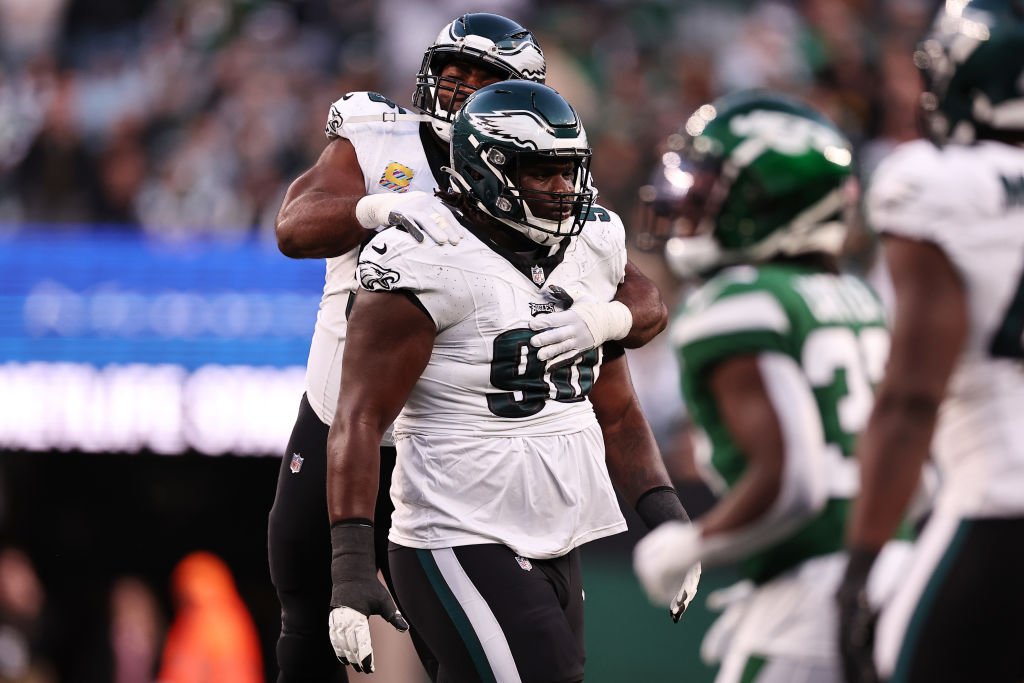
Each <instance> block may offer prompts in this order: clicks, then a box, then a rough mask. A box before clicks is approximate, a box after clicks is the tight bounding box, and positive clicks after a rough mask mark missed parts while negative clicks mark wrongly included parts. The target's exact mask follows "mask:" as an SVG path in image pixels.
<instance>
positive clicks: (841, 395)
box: [634, 90, 906, 683]
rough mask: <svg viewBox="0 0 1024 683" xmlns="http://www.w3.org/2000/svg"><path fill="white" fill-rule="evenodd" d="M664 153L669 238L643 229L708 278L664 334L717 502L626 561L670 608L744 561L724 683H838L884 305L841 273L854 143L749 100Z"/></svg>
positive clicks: (687, 129) (725, 648)
mask: <svg viewBox="0 0 1024 683" xmlns="http://www.w3.org/2000/svg"><path fill="white" fill-rule="evenodd" d="M668 147H669V148H668V149H667V150H666V152H665V154H664V155H663V156H662V168H661V179H662V180H664V181H665V182H664V183H660V187H661V189H662V196H661V197H659V196H657V195H655V196H654V197H649V199H650V200H653V202H652V208H653V209H655V210H659V211H660V212H662V215H663V216H664V218H665V219H668V220H664V221H663V224H664V225H665V227H666V228H668V227H669V226H671V228H672V229H673V230H675V231H678V233H679V234H677V235H675V234H673V233H672V232H670V230H669V229H666V230H663V231H649V234H651V235H656V234H658V233H659V232H660V234H661V235H664V236H665V237H669V236H671V239H670V240H668V241H667V243H666V244H665V246H666V257H667V260H668V263H669V265H670V266H671V267H672V268H673V270H674V271H675V272H677V273H679V274H680V275H683V276H685V277H686V278H687V279H692V278H694V277H695V276H697V277H699V278H701V279H704V280H706V282H704V283H703V285H702V287H701V288H700V289H699V290H697V291H696V292H694V293H693V294H692V295H691V296H690V297H688V299H687V301H686V304H685V305H684V306H683V308H682V310H681V311H680V313H679V314H678V316H677V317H676V318H675V319H674V320H673V322H672V325H671V328H670V339H671V340H672V343H673V345H674V346H675V348H676V350H677V353H678V358H679V361H680V369H681V373H680V375H681V382H680V383H681V386H682V390H683V394H684V397H685V399H686V405H687V408H688V414H689V416H690V417H691V419H692V420H693V422H694V424H695V426H696V427H697V428H698V430H697V431H698V433H699V435H700V436H699V438H698V439H697V443H698V447H697V449H696V451H697V455H698V457H699V460H700V461H701V464H702V465H703V466H704V470H705V472H706V473H707V475H708V477H707V478H708V479H709V481H710V482H711V483H712V484H713V485H714V486H715V488H717V489H718V490H719V491H720V492H721V497H720V498H719V500H718V502H717V503H716V504H715V506H714V507H713V508H712V509H711V510H710V511H709V512H707V513H706V514H705V515H704V516H703V517H701V519H700V520H699V522H697V523H696V524H692V525H690V524H687V525H683V524H676V523H668V524H664V525H662V526H661V527H659V528H658V529H655V530H654V531H652V532H651V533H650V534H648V535H647V536H646V537H644V538H643V539H642V540H641V541H640V542H639V543H638V544H637V546H636V549H635V551H634V567H635V570H636V573H637V575H638V577H639V578H640V580H641V583H642V584H643V586H644V588H645V590H646V591H647V593H648V595H649V596H650V597H651V599H652V600H653V601H654V602H663V603H667V602H668V601H669V600H670V599H671V597H672V593H673V591H674V590H675V584H676V583H677V582H678V581H679V578H680V577H682V576H683V575H684V573H685V572H686V571H688V570H689V569H690V567H691V566H693V565H694V564H695V563H696V562H698V561H700V562H703V563H704V564H706V565H708V566H713V565H720V564H726V563H728V564H733V563H735V564H737V566H738V570H739V573H740V575H741V576H742V577H743V578H744V579H747V580H748V581H749V582H750V585H751V588H752V590H751V591H749V594H748V595H747V596H746V598H745V599H744V600H742V601H737V602H735V603H734V604H732V605H731V606H730V607H729V609H728V611H727V612H726V614H724V615H723V616H722V617H721V618H720V619H719V620H718V621H717V622H716V624H715V626H714V627H713V628H712V629H711V630H710V631H709V633H708V635H707V636H706V637H705V639H704V643H703V648H702V654H703V656H704V657H705V659H706V660H708V661H709V662H717V661H720V662H721V667H720V668H719V672H718V675H717V678H716V681H717V682H718V683H739V682H740V681H743V682H745V683H791V682H793V681H802V682H804V683H834V682H835V681H838V680H839V678H840V676H841V669H840V660H839V653H838V650H837V647H836V640H837V638H836V635H835V631H836V625H837V621H838V619H837V615H836V609H835V604H834V601H833V596H834V594H835V590H836V588H837V586H838V583H839V578H840V576H841V574H842V569H843V567H844V566H845V556H844V554H843V553H842V552H841V551H842V548H843V531H844V529H845V524H846V519H847V513H848V510H849V507H850V499H851V497H852V496H853V494H854V493H855V492H856V463H855V462H854V461H853V458H852V456H853V451H854V443H855V439H856V436H857V433H858V432H859V431H860V430H861V429H862V428H863V427H864V424H865V422H866V421H867V417H868V413H869V411H870V409H871V400H872V386H873V384H874V382H876V381H877V380H878V378H879V377H880V375H881V372H882V367H883V365H884V362H885V354H886V352H887V350H888V340H889V335H888V332H887V331H886V328H885V314H884V311H883V309H882V305H881V303H880V302H879V300H878V299H877V297H876V296H875V295H874V294H873V293H872V292H871V290H870V289H869V288H868V286H867V285H866V284H865V283H864V282H863V281H861V280H860V279H858V278H856V277H854V276H852V275H849V274H843V273H841V272H840V270H839V262H838V258H837V255H838V253H839V251H840V248H841V247H842V244H843V240H844V236H845V234H846V219H847V218H848V212H849V208H850V205H851V203H852V200H853V199H854V197H855V195H856V192H855V190H854V185H853V182H852V177H851V170H852V163H851V162H852V150H851V146H850V143H849V142H848V141H847V140H846V138H845V137H844V136H843V135H842V134H841V133H840V132H839V130H838V129H837V128H836V127H835V125H834V124H833V123H832V122H831V121H829V120H828V119H827V118H826V117H825V116H823V115H822V114H820V113H819V112H817V111H815V110H814V109H812V108H810V107H808V106H807V105H805V104H803V103H802V102H800V101H798V100H796V99H793V98H791V97H787V96H783V95H782V94H780V93H775V92H771V91H764V90H754V91H745V92H739V93H734V94H732V95H730V96H728V97H724V98H722V99H720V100H718V101H716V102H713V103H711V104H708V105H704V106H702V107H699V108H698V109H697V111H696V112H694V114H693V115H692V116H691V117H690V118H689V119H688V120H687V122H686V124H685V126H684V128H683V131H681V134H680V135H675V136H672V138H670V140H669V145H668ZM638 241H639V240H638ZM899 552H900V548H899V547H898V545H893V546H892V547H891V550H890V551H888V552H887V553H886V555H885V557H886V561H887V566H893V565H892V564H891V562H892V560H890V559H889V558H893V559H894V560H895V559H898V554H899ZM903 552H904V554H905V552H906V548H905V546H904V548H903ZM894 553H895V555H894ZM888 575H889V578H890V580H891V579H892V578H893V577H894V576H895V575H894V573H893V572H892V571H890V572H889V573H888Z"/></svg>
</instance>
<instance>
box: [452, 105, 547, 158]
mask: <svg viewBox="0 0 1024 683" xmlns="http://www.w3.org/2000/svg"><path fill="white" fill-rule="evenodd" d="M469 118H470V120H471V121H472V122H473V125H474V126H475V127H476V128H477V129H478V130H480V131H481V132H482V133H486V134H487V135H488V136H490V137H492V138H494V139H495V140H507V141H509V142H514V143H515V144H516V145H518V146H519V147H525V148H527V149H539V147H538V142H541V141H542V140H545V141H546V140H548V139H552V138H554V136H555V134H554V131H552V130H551V128H550V127H549V126H548V125H547V124H545V123H544V122H543V121H541V120H540V118H539V117H538V116H537V115H536V114H534V113H533V112H531V111H526V110H518V111H496V112H490V113H486V114H469Z"/></svg>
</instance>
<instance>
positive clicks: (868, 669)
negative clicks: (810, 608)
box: [836, 579, 878, 683]
mask: <svg viewBox="0 0 1024 683" xmlns="http://www.w3.org/2000/svg"><path fill="white" fill-rule="evenodd" d="M836 600H837V601H838V603H839V655H840V658H841V659H842V662H843V675H844V676H845V678H846V683H877V681H878V672H877V671H876V670H875V660H874V646H875V624H876V623H877V621H878V613H877V612H876V611H875V609H874V608H872V607H871V605H870V604H869V603H868V599H867V587H866V586H865V585H863V584H861V585H858V583H857V582H855V581H854V582H851V581H849V580H848V579H844V580H843V583H842V584H841V585H840V586H839V592H838V594H837V595H836Z"/></svg>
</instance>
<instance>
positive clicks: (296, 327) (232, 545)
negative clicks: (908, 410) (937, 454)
mask: <svg viewBox="0 0 1024 683" xmlns="http://www.w3.org/2000/svg"><path fill="white" fill-rule="evenodd" d="M929 10H930V3H928V2H927V0H889V1H883V0H804V1H802V2H798V1H790V2H784V1H780V0H766V1H757V2H754V1H750V0H748V1H737V2H724V1H712V0H704V1H700V2H698V1H689V2H686V1H673V0H660V1H659V0H580V1H558V2H552V1H547V2H540V1H537V2H527V1H523V2H514V1H511V0H509V1H496V0H489V1H484V0H482V1H480V2H475V3H471V4H464V3H460V2H452V1H450V0H436V1H435V2H429V3H428V2H423V3H410V2H405V1H403V0H381V1H378V2H374V1H370V0H308V1H295V2H287V3H285V2H267V1H260V0H234V1H232V0H180V1H172V0H165V1H162V2H161V1H158V0H0V550H2V552H0V680H23V681H29V680H31V681H39V682H49V681H61V682H68V683H78V682H83V683H85V682H94V681H95V682H100V681H115V680H116V681H118V682H119V683H133V682H134V681H139V682H141V681H149V680H152V679H153V678H154V673H153V667H155V666H156V662H157V660H158V658H159V648H160V645H161V642H162V638H163V634H164V633H165V630H166V627H167V624H168V623H169V622H170V620H171V619H172V618H173V615H174V611H173V609H174V606H173V602H172V600H171V597H170V593H169V588H168V579H169V576H170V573H171V570H172V569H173V567H174V565H175V563H176V562H177V561H178V560H180V559H181V558H182V557H183V556H184V555H185V554H186V553H188V552H190V551H192V550H196V549H208V550H212V551H214V552H216V553H217V554H219V555H220V556H221V557H222V558H224V559H225V560H226V561H227V563H228V565H229V566H230V568H231V570H232V572H233V573H234V576H235V579H236V582H237V584H238V587H239V592H240V593H241V595H242V597H243V599H244V600H245V602H246V605H247V606H248V608H249V610H250V612H251V613H252V615H253V617H254V619H255V622H256V625H257V628H258V629H259V633H260V637H261V640H262V643H263V652H264V661H265V665H266V669H267V672H268V680H272V678H271V677H270V671H271V670H272V666H273V642H274V639H275V636H276V629H277V603H276V598H275V597H274V594H273V589H272V587H271V585H270V581H269V575H268V572H267V567H266V557H265V555H266V553H265V544H266V515H267V512H268V511H269V508H270V504H271V502H272V500H273V493H274V486H275V482H276V473H277V467H278V462H279V461H278V456H279V455H280V453H281V452H282V451H283V448H284V444H285V441H286V440H287V434H288V431H289V430H290V427H291V424H292V420H293V419H294V415H295V408H296V406H297V401H298V398H299V396H300V394H301V391H302V376H303V369H302V366H303V365H304V363H305V358H306V352H307V349H308V341H309V337H310V334H311V332H312V326H313V321H314V319H315V313H316V306H317V302H318V300H319V293H320V291H321V288H322V283H323V265H322V263H321V262H320V261H291V260H289V259H286V258H285V257H283V256H281V255H280V254H279V253H278V252H277V250H276V248H275V244H274V238H273V219H274V215H275V213H276V210H277V208H278V206H279V205H280V201H281V197H282V195H283V193H284V189H285V188H286V186H287V184H288V182H289V181H290V180H291V179H292V178H294V177H295V176H296V175H297V174H298V173H300V172H301V171H302V170H303V169H305V168H306V167H308V166H309V165H310V164H311V163H312V162H313V161H314V160H315V159H316V157H317V155H318V154H319V152H320V150H321V149H322V147H323V144H324V137H323V132H322V131H323V124H324V120H325V116H326V113H327V109H328V107H329V105H330V103H331V102H332V101H333V100H334V99H337V98H338V97H340V95H341V94H343V93H345V92H347V91H350V90H376V91H379V92H382V93H384V94H385V95H387V96H388V97H390V98H392V99H394V100H396V101H397V102H399V103H400V104H404V103H406V102H407V101H408V98H410V97H411V93H412V89H413V84H414V76H415V72H416V70H417V68H418V66H419V62H420V59H421V56H422V51H423V49H424V47H425V46H426V45H427V44H429V43H430V42H431V41H432V39H433V37H434V35H436V32H437V30H438V29H439V28H440V27H441V26H442V25H443V24H444V23H446V22H447V21H450V20H451V19H452V18H453V17H455V16H457V15H458V14H461V13H462V12H464V11H496V12H499V13H502V14H506V15H507V16H510V17H513V18H515V19H517V20H518V21H520V23H522V24H524V25H526V26H528V27H530V28H532V29H533V30H534V31H535V32H536V34H537V36H538V39H539V41H540V43H541V45H542V46H543V48H544V51H545V55H546V57H547V60H548V68H549V79H548V82H549V84H551V85H552V86H553V87H555V88H556V89H558V90H559V91H560V92H562V93H563V94H564V95H566V97H567V98H568V99H569V100H570V101H571V102H572V103H573V104H574V105H575V106H576V107H577V108H578V109H579V111H580V113H581V115H582V117H583V119H584V122H585V124H586V126H587V129H588V132H589V134H590V138H591V141H592V143H593V146H594V164H593V172H594V175H595V178H596V180H597V184H598V187H599V188H600V191H601V201H602V203H603V204H605V205H607V206H609V207H610V208H613V209H615V210H617V211H618V212H620V213H621V214H622V215H623V216H624V217H627V218H631V217H633V216H635V208H636V207H635V204H636V201H635V197H636V189H637V187H638V186H639V185H641V184H643V182H644V181H645V179H646V175H647V170H648V169H649V168H650V166H651V163H652V161H653V160H654V159H655V158H656V154H657V145H658V143H659V142H660V141H661V140H662V139H663V138H664V137H666V136H667V135H668V134H669V133H671V132H673V131H674V130H675V129H677V128H678V127H679V126H680V124H681V123H682V122H683V120H684V118H685V117H686V116H687V115H688V114H689V112H691V111H692V110H693V109H694V108H695V107H696V106H698V105H700V104H702V103H704V102H706V101H709V100H710V99H713V98H714V97H715V96H717V95H720V94H723V93H726V92H729V91H732V90H735V89H738V88H743V87H752V86H770V87H778V88H783V89H785V90H788V91H790V92H793V93H794V94H797V95H799V96H801V97H803V98H805V99H807V100H809V101H811V102H813V103H814V104H816V105H817V106H819V107H820V108H822V109H823V110H824V111H825V112H827V113H828V114H829V115H830V116H831V117H832V118H833V119H834V120H835V121H836V122H837V123H838V124H839V125H840V126H841V127H842V128H843V129H844V130H845V131H846V132H847V134H848V135H849V136H850V137H851V139H852V140H853V141H854V143H855V146H856V150H857V162H858V168H859V172H860V174H861V176H862V177H866V176H867V174H868V173H869V172H870V170H871V168H873V166H874V165H875V164H876V163H877V161H878V159H879V158H880V157H881V156H883V155H884V154H885V153H886V152H887V151H888V150H889V149H891V148H892V146H893V145H895V144H897V143H899V142H901V141H904V140H907V139H910V138H912V137H914V136H915V134H916V129H915V118H914V117H915V114H914V103H915V102H916V97H917V93H918V87H919V85H918V80H917V74H916V71H915V69H914V67H913V64H912V62H911V60H910V51H911V46H912V45H913V43H914V41H915V40H916V38H917V37H918V35H919V34H920V32H921V30H922V28H923V25H924V21H925V17H926V16H927V15H928V13H929ZM870 253H871V240H870V238H869V237H868V236H867V234H866V233H865V232H863V231H862V232H859V233H856V236H855V239H854V240H853V241H852V243H851V256H852V257H853V263H855V264H856V265H857V266H858V267H862V268H867V267H868V266H869V265H870ZM633 256H634V259H635V260H637V261H638V263H639V264H640V265H641V267H642V268H643V269H644V270H645V272H648V273H649V274H651V275H652V276H653V277H654V278H655V279H656V280H657V281H658V282H659V284H660V285H661V286H662V290H663V292H664V294H665V296H666V299H667V300H668V301H669V303H670V305H672V304H674V303H675V302H676V301H677V299H678V291H677V288H676V286H675V285H674V284H673V283H672V281H671V280H670V279H669V278H668V276H667V275H666V274H665V272H664V270H663V268H662V265H661V263H660V261H659V260H658V258H656V257H651V256H650V255H647V254H642V253H635V254H634V255H633ZM664 336H665V335H662V336H661V337H659V339H658V340H656V341H655V343H653V344H652V345H650V346H649V347H647V348H645V349H643V350H640V351H637V352H631V353H630V356H629V360H630V365H631V368H632V370H633V373H634V378H635V381H636V384H637V388H638V391H639V393H640V396H641V400H642V402H643V404H644V407H645V410H646V411H647V413H648V415H649V417H650V419H651V421H652V424H653V425H654V427H655V430H656V433H657V434H658V437H659V442H660V444H661V445H662V448H663V451H664V453H665V456H666V460H667V462H668V463H669V466H670V469H671V471H672V473H673V476H674V478H675V479H676V480H677V481H678V483H679V484H680V486H681V488H682V490H683V491H684V501H686V502H688V503H689V504H690V505H691V506H692V507H694V508H697V509H699V508H701V507H702V506H705V505H706V504H707V497H706V495H705V494H704V492H703V490H702V489H701V488H700V487H699V486H697V485H695V484H694V483H693V480H694V478H695V473H694V470H693V466H692V462H691V461H690V460H689V458H688V457H687V449H686V448H685V446H684V445H683V444H684V443H685V441H684V440H683V439H682V438H681V435H682V433H683V429H684V425H685V421H684V420H683V418H682V407H681V404H680V401H679V398H678V396H677V389H676V386H675V378H674V370H673V369H672V368H673V363H674V361H673V359H672V357H671V353H670V351H669V350H668V349H667V346H666V344H665V340H664ZM688 492H692V493H691V494H689V495H687V494H688ZM629 520H630V525H631V528H632V531H631V532H630V534H628V535H625V536H623V537H621V538H615V539H609V540H607V541H602V542H599V543H596V544H593V546H592V547H589V548H588V549H587V551H586V559H585V563H586V568H587V569H586V587H587V604H588V608H587V609H588V613H587V619H588V622H587V629H588V633H587V640H588V653H589V656H588V663H587V680H588V681H596V682H600V681H608V682H611V681H627V680H644V681H655V680H688V681H706V680H710V679H711V676H712V674H713V670H712V669H710V668H708V667H706V666H704V665H702V664H701V663H700V662H699V660H698V656H697V648H698V644H699V639H700V636H701V634H702V633H703V631H704V629H705V628H706V627H707V625H708V623H709V622H710V619H711V618H712V616H711V615H710V614H709V613H708V612H707V611H706V609H705V608H704V605H703V598H704V597H706V596H707V594H708V592H710V589H711V588H712V587H714V586H721V585H726V584H727V583H729V581H730V579H731V576H730V574H729V572H728V571H718V572H709V573H708V575H707V577H706V579H705V582H704V583H703V584H702V596H701V597H700V598H698V603H697V604H696V606H695V608H694V614H690V615H688V616H687V617H686V619H684V621H683V622H682V623H680V624H679V625H672V624H671V623H670V622H669V620H668V618H667V616H665V615H664V614H662V613H661V611H660V610H657V609H654V608H652V607H649V606H648V605H646V603H645V602H644V600H643V598H642V596H641V594H640V591H639V588H638V586H637V585H636V582H635V580H634V579H633V577H632V574H631V573H630V571H629V568H628V558H629V552H630V548H631V546H632V543H633V542H635V540H636V538H637V534H638V533H639V532H638V531H636V529H637V520H636V518H635V517H632V516H630V517H629ZM126 582H128V583H129V584H130V585H133V586H136V587H140V588H141V590H140V591H137V592H135V593H132V595H135V598H133V599H131V600H130V601H129V602H128V603H127V604H126V603H124V602H122V601H121V598H118V599H116V600H115V599H112V598H113V596H123V595H124V592H123V591H119V590H118V587H123V586H124V585H125V584H126ZM125 613H127V614H129V615H131V618H127V621H125V617H124V614H125ZM123 624H128V626H125V627H124V628H125V629H127V631H128V633H129V636H130V637H128V638H127V641H130V643H129V644H127V645H126V644H125V643H126V637H125V633H124V632H123V631H121V630H119V629H121V628H122V625H123ZM112 626H113V628H112ZM387 636H388V634H383V635H381V638H384V637H387ZM19 639H20V640H19ZM19 642H28V643H30V648H31V656H32V658H33V660H32V661H33V666H32V667H31V668H30V669H28V670H27V671H28V673H25V671H26V670H25V669H24V668H21V669H19V662H20V661H21V660H19V658H18V657H19V653H22V652H24V650H23V649H21V648H19V647H18V643H19ZM131 643H134V645H133V644H131ZM392 643H394V648H393V649H395V651H402V652H405V653H406V654H407V650H406V649H405V645H404V643H401V642H399V641H391V640H389V643H388V644H387V645H388V646H390V645H391V644H392ZM384 647H385V645H382V648H384ZM388 651H391V650H388ZM117 661H119V662H120V663H121V664H120V667H119V666H117V665H115V662H117ZM126 662H128V663H131V662H134V663H135V666H137V667H138V669H139V671H140V672H141V673H139V674H138V675H137V676H136V677H135V678H132V677H131V676H130V675H129V673H128V672H129V670H130V668H131V667H130V666H127V665H126V664H125V663H126ZM402 666H406V664H401V666H400V665H399V664H398V663H396V664H394V665H393V667H392V665H389V664H386V663H385V664H382V665H381V669H382V671H381V672H380V673H378V674H375V680H378V681H380V682H381V683H387V681H409V680H412V679H410V678H409V676H413V674H410V673H408V672H409V671H415V668H414V667H413V668H409V667H407V666H406V668H401V667H402ZM388 668H392V670H391V671H390V672H389V671H388V670H387V669H388ZM19 670H20V671H21V673H18V672H19ZM403 672H405V673H403Z"/></svg>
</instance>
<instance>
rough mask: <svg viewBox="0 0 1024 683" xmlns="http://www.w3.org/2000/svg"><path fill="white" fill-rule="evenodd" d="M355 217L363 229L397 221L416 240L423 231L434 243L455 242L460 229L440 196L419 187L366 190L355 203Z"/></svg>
mask: <svg viewBox="0 0 1024 683" xmlns="http://www.w3.org/2000/svg"><path fill="white" fill-rule="evenodd" d="M356 220H358V221H359V224H360V225H362V226H363V227H364V228H366V229H367V230H375V229H376V228H379V227H382V226H386V225H401V226H403V227H404V228H405V229H406V230H408V231H409V234H411V235H412V236H413V237H414V238H416V241H417V242H422V241H423V235H424V234H427V235H428V236H429V237H430V239H432V240H434V241H435V242H437V243H438V244H458V243H459V241H460V240H461V239H462V236H463V232H464V231H463V228H462V227H461V226H460V225H459V222H458V221H457V220H456V219H455V216H454V214H452V212H451V211H450V210H449V209H448V207H446V206H445V205H444V204H443V203H442V202H441V200H439V199H437V198H436V197H435V196H434V195H433V194H429V193H427V192H420V191H413V192H404V193H402V194H391V193H386V194H383V193H382V194H368V195H366V196H365V197H363V198H362V199H360V200H359V201H358V202H357V203H356Z"/></svg>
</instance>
